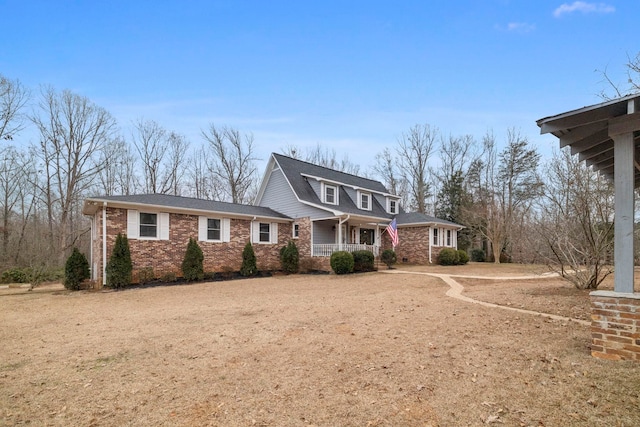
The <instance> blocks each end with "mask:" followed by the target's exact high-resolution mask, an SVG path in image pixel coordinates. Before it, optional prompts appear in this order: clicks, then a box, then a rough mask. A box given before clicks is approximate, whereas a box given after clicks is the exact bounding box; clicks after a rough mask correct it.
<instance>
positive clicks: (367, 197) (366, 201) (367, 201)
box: [358, 192, 371, 211]
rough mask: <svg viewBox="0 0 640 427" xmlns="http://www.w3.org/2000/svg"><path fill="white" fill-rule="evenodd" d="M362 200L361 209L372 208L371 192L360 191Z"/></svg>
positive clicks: (367, 209)
mask: <svg viewBox="0 0 640 427" xmlns="http://www.w3.org/2000/svg"><path fill="white" fill-rule="evenodd" d="M358 194H359V201H360V209H363V210H365V211H370V210H371V194H370V193H360V192H359V193H358Z"/></svg>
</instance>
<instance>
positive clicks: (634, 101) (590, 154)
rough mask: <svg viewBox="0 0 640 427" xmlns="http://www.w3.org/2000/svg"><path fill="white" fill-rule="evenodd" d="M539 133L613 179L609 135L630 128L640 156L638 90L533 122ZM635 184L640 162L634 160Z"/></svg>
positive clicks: (639, 95)
mask: <svg viewBox="0 0 640 427" xmlns="http://www.w3.org/2000/svg"><path fill="white" fill-rule="evenodd" d="M536 123H537V124H538V126H539V127H540V133H542V134H545V133H551V134H553V135H555V136H556V137H558V138H559V139H560V147H561V148H563V147H566V146H569V147H571V154H578V156H579V158H580V160H581V161H586V162H587V165H589V166H591V167H593V169H594V170H596V171H598V172H600V173H602V174H603V175H604V176H606V177H607V178H609V179H611V180H613V170H614V160H613V144H614V143H613V137H612V136H615V135H617V134H622V133H625V132H633V138H634V146H635V158H636V159H639V158H640V94H633V95H628V96H625V97H622V98H617V99H613V100H610V101H606V102H603V103H601V104H596V105H590V106H588V107H583V108H580V109H577V110H573V111H568V112H566V113H562V114H558V115H556V116H551V117H546V118H544V119H540V120H538V121H537V122H536ZM634 178H635V186H636V187H638V186H640V164H638V162H637V161H635V177H634Z"/></svg>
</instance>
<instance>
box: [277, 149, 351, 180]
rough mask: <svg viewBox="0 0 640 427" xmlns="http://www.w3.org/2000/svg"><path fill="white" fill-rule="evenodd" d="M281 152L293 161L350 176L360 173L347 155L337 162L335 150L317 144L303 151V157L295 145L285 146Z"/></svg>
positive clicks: (301, 151) (300, 150)
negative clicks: (296, 160) (302, 161)
mask: <svg viewBox="0 0 640 427" xmlns="http://www.w3.org/2000/svg"><path fill="white" fill-rule="evenodd" d="M281 151H282V154H284V155H286V156H289V157H292V158H294V159H298V160H304V161H305V162H309V163H313V164H314V165H318V166H322V167H325V168H329V169H333V170H337V171H340V172H345V173H349V174H352V175H358V173H359V172H360V165H357V164H355V163H353V162H351V160H349V156H348V155H346V154H345V155H344V157H342V160H339V159H338V156H337V154H336V150H335V149H330V148H329V147H326V146H324V147H323V146H322V145H320V143H317V144H316V145H315V146H314V147H313V148H307V150H304V155H303V150H302V149H300V148H299V147H296V146H295V145H287V146H286V147H285V148H284V149H281Z"/></svg>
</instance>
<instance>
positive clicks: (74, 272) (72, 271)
mask: <svg viewBox="0 0 640 427" xmlns="http://www.w3.org/2000/svg"><path fill="white" fill-rule="evenodd" d="M89 276H90V273H89V261H87V257H85V256H84V254H83V253H82V252H80V251H79V250H78V248H73V252H71V255H70V256H69V258H67V262H66V264H65V266H64V287H65V288H67V289H70V290H72V291H77V290H78V289H80V283H81V282H82V281H83V280H84V279H88V278H89Z"/></svg>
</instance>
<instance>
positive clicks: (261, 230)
mask: <svg viewBox="0 0 640 427" xmlns="http://www.w3.org/2000/svg"><path fill="white" fill-rule="evenodd" d="M252 228H253V240H252V241H253V243H262V244H264V243H271V244H274V243H278V223H277V222H260V221H256V222H253V223H252Z"/></svg>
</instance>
